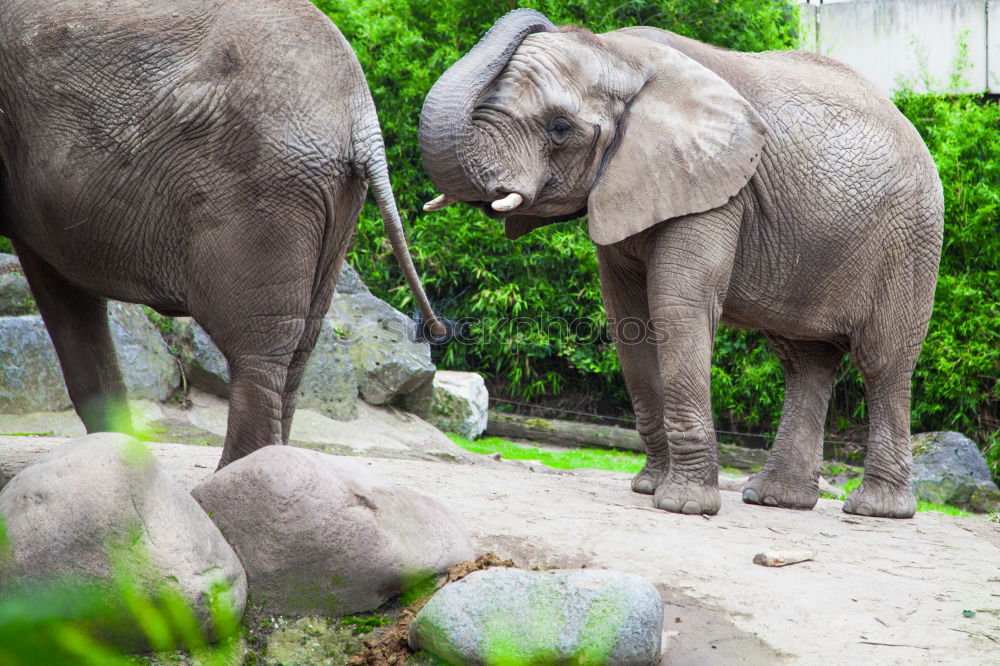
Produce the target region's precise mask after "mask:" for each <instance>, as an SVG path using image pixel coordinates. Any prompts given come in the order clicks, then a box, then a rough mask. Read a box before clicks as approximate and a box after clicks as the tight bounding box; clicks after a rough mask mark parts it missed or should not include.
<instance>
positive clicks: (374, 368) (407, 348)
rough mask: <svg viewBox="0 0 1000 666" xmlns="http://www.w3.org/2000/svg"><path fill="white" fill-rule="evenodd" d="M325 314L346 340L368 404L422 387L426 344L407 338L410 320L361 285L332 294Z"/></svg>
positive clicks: (428, 370) (426, 380)
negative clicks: (362, 288) (360, 290)
mask: <svg viewBox="0 0 1000 666" xmlns="http://www.w3.org/2000/svg"><path fill="white" fill-rule="evenodd" d="M326 316H327V318H328V319H329V320H330V321H331V322H332V323H333V324H334V326H335V327H336V328H337V330H339V331H341V332H342V335H343V337H344V339H345V341H346V342H347V345H348V349H349V351H350V355H351V360H352V361H353V363H354V370H355V374H356V377H357V383H358V391H359V392H360V394H361V397H362V398H364V399H365V400H366V401H367V402H369V403H371V404H373V405H384V404H386V403H389V402H392V401H394V400H396V399H397V398H403V397H405V396H407V395H410V394H414V393H418V392H420V391H422V390H424V391H425V390H427V386H428V385H429V384H430V383H431V381H432V380H433V378H434V364H433V363H432V362H431V352H430V345H428V344H426V343H423V342H420V343H418V342H413V341H412V340H411V333H412V331H413V327H414V323H413V320H412V319H410V318H409V317H407V316H406V315H404V314H403V313H401V312H399V311H398V310H396V309H394V308H393V307H392V306H390V305H389V304H388V303H385V302H384V301H381V300H379V299H378V298H376V297H375V296H373V295H372V294H371V293H369V292H368V291H367V290H365V291H363V292H357V293H353V294H343V293H337V294H334V297H333V302H332V303H331V304H330V310H329V312H328V313H327V315H326Z"/></svg>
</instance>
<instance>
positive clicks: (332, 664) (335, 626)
mask: <svg viewBox="0 0 1000 666" xmlns="http://www.w3.org/2000/svg"><path fill="white" fill-rule="evenodd" d="M361 640H362V639H361V638H359V637H357V636H355V635H353V632H352V631H351V630H350V629H349V628H344V627H342V626H341V625H340V624H339V623H336V622H331V621H329V620H327V618H325V617H317V616H315V615H312V616H306V617H302V618H299V619H297V620H294V621H292V622H284V621H280V622H279V624H278V627H277V628H276V629H275V630H274V632H273V633H272V634H271V635H270V637H269V638H268V640H267V659H268V662H269V663H272V664H281V666H343V664H346V663H347V658H348V657H349V656H350V655H351V654H352V653H354V652H356V651H358V650H359V649H360V648H361Z"/></svg>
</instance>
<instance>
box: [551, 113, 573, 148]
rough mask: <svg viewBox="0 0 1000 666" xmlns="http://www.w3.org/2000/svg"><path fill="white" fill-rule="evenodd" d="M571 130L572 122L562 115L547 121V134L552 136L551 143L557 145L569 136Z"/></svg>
mask: <svg viewBox="0 0 1000 666" xmlns="http://www.w3.org/2000/svg"><path fill="white" fill-rule="evenodd" d="M572 132H573V123H571V122H570V121H568V120H566V119H565V118H563V117H562V116H559V117H557V118H553V119H552V120H551V121H550V122H549V136H550V137H552V143H554V144H556V145H558V144H561V143H562V142H563V141H565V140H566V139H567V138H569V136H570V134H572Z"/></svg>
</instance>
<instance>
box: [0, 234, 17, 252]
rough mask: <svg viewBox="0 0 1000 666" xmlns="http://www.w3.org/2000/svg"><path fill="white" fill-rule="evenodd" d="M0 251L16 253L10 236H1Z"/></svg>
mask: <svg viewBox="0 0 1000 666" xmlns="http://www.w3.org/2000/svg"><path fill="white" fill-rule="evenodd" d="M0 253H3V254H14V246H13V245H11V244H10V239H9V238H4V237H3V236H0Z"/></svg>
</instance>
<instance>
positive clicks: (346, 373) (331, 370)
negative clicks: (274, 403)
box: [297, 319, 358, 421]
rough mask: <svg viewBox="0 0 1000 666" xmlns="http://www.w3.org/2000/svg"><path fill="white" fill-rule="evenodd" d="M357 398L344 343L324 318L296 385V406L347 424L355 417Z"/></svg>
mask: <svg viewBox="0 0 1000 666" xmlns="http://www.w3.org/2000/svg"><path fill="white" fill-rule="evenodd" d="M357 397H358V382H357V377H356V375H355V372H354V363H353V362H352V360H351V354H350V351H349V348H348V346H347V343H346V342H345V341H344V340H343V338H342V332H341V331H340V330H338V329H337V328H336V327H335V326H334V325H333V322H331V321H330V320H329V319H324V320H323V328H322V329H320V332H319V338H317V339H316V346H315V347H314V348H313V351H312V354H311V355H310V356H309V361H308V362H307V363H306V371H305V373H304V374H303V375H302V383H301V384H299V398H298V402H297V404H298V406H299V407H303V408H307V409H313V410H316V411H317V412H319V413H321V414H323V415H325V416H329V417H330V418H332V419H337V420H340V421H348V420H350V419H353V418H354V417H355V416H357V413H358V410H357Z"/></svg>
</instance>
